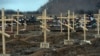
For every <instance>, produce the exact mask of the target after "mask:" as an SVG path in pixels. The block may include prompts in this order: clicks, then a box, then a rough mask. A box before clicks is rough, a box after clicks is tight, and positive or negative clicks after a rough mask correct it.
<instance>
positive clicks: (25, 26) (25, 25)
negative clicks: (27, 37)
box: [24, 16, 27, 30]
mask: <svg viewBox="0 0 100 56" xmlns="http://www.w3.org/2000/svg"><path fill="white" fill-rule="evenodd" d="M24 19H25V20H24V29H25V30H26V29H27V24H26V16H25V18H24Z"/></svg>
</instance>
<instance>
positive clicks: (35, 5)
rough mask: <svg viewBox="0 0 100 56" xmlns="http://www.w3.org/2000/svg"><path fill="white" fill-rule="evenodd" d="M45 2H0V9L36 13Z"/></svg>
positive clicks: (3, 0)
mask: <svg viewBox="0 0 100 56" xmlns="http://www.w3.org/2000/svg"><path fill="white" fill-rule="evenodd" d="M47 2H48V0H0V9H1V8H5V9H13V10H17V9H19V10H20V11H36V10H37V9H39V8H40V7H41V6H43V5H44V4H45V3H47Z"/></svg>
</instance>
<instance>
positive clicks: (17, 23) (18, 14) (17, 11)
mask: <svg viewBox="0 0 100 56" xmlns="http://www.w3.org/2000/svg"><path fill="white" fill-rule="evenodd" d="M17 21H19V9H18V10H17ZM18 34H19V24H18V23H17V35H18Z"/></svg>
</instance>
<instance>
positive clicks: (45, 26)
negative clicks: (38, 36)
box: [38, 9, 52, 48]
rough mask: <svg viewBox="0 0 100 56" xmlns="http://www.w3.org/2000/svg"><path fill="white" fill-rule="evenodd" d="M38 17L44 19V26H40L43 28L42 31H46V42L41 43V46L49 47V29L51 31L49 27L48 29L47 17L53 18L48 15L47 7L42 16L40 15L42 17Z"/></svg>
mask: <svg viewBox="0 0 100 56" xmlns="http://www.w3.org/2000/svg"><path fill="white" fill-rule="evenodd" d="M38 19H42V26H40V27H41V28H42V31H43V32H44V42H42V43H41V44H40V47H41V48H49V43H47V31H50V30H49V29H47V21H46V20H47V19H52V18H49V17H47V12H46V9H45V10H44V11H43V12H42V16H40V18H39V17H38Z"/></svg>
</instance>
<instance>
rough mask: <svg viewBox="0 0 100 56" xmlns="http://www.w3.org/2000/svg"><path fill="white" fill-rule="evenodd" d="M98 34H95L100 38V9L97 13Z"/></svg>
mask: <svg viewBox="0 0 100 56" xmlns="http://www.w3.org/2000/svg"><path fill="white" fill-rule="evenodd" d="M97 16H98V18H97V34H96V35H95V38H100V10H99V14H97Z"/></svg>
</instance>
